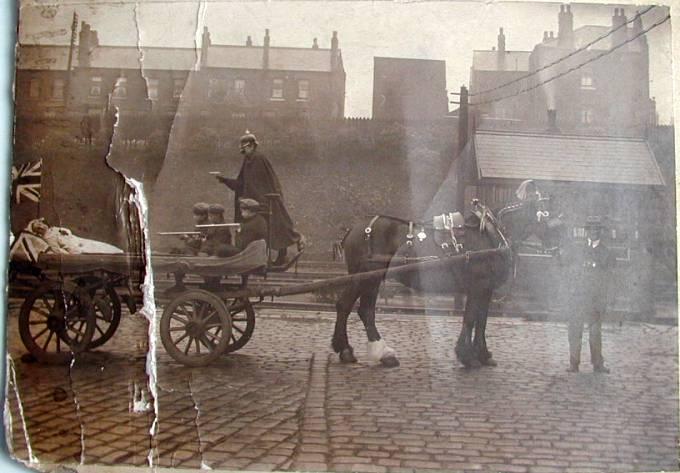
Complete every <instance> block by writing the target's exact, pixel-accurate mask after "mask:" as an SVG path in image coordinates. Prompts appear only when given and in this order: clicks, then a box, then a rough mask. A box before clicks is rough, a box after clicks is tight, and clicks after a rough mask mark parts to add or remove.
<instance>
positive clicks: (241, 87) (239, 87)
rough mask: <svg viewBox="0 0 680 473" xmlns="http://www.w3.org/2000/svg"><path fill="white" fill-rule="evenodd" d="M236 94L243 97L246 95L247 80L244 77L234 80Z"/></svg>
mask: <svg viewBox="0 0 680 473" xmlns="http://www.w3.org/2000/svg"><path fill="white" fill-rule="evenodd" d="M234 95H236V96H237V97H242V96H244V95H246V81H245V80H243V79H235V80H234Z"/></svg>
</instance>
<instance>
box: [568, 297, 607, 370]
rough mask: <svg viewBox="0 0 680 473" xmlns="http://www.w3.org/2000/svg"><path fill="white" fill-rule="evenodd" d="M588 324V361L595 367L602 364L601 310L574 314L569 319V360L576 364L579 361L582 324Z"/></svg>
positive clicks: (573, 364)
mask: <svg viewBox="0 0 680 473" xmlns="http://www.w3.org/2000/svg"><path fill="white" fill-rule="evenodd" d="M584 323H587V324H588V344H589V345H590V361H591V363H592V364H593V366H595V367H600V366H604V358H603V357H602V312H601V311H597V310H594V311H591V312H590V313H585V312H580V313H576V314H574V316H573V317H572V319H571V320H570V321H569V362H570V364H571V365H572V366H578V365H579V363H580V362H581V340H582V339H583V324H584Z"/></svg>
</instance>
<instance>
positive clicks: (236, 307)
mask: <svg viewBox="0 0 680 473" xmlns="http://www.w3.org/2000/svg"><path fill="white" fill-rule="evenodd" d="M227 308H228V309H229V315H231V337H230V338H229V345H227V349H226V352H227V353H232V352H235V351H236V350H240V349H241V348H243V347H244V346H245V345H246V343H248V340H250V337H252V336H253V331H254V330H255V310H254V309H253V305H252V304H251V303H250V301H249V300H248V299H247V298H241V299H234V300H233V301H229V300H227Z"/></svg>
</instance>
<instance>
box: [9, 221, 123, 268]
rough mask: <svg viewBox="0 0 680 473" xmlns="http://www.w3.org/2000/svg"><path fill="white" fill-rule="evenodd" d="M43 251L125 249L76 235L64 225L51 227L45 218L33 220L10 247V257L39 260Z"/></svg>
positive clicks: (77, 252) (116, 251)
mask: <svg viewBox="0 0 680 473" xmlns="http://www.w3.org/2000/svg"><path fill="white" fill-rule="evenodd" d="M41 253H53V254H69V255H80V254H90V253H95V254H96V253H99V254H102V253H104V254H120V253H123V250H121V249H120V248H118V247H116V246H113V245H110V244H108V243H104V242H102V241H98V240H90V239H88V238H81V237H79V236H76V235H74V234H73V232H71V230H69V229H68V228H64V227H50V226H48V225H47V224H46V223H45V222H44V221H43V219H35V220H31V221H30V222H29V223H28V225H26V228H25V229H24V230H23V231H22V232H20V233H19V236H18V237H17V238H16V240H15V241H14V243H13V245H12V246H11V248H10V259H12V260H28V261H33V262H35V261H37V259H38V255H39V254H41Z"/></svg>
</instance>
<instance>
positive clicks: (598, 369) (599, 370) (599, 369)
mask: <svg viewBox="0 0 680 473" xmlns="http://www.w3.org/2000/svg"><path fill="white" fill-rule="evenodd" d="M593 372H595V373H604V374H609V372H610V371H609V368H607V367H606V366H605V365H598V366H594V367H593Z"/></svg>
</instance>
